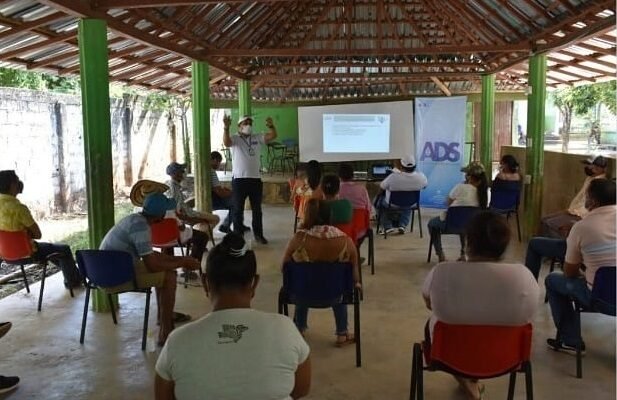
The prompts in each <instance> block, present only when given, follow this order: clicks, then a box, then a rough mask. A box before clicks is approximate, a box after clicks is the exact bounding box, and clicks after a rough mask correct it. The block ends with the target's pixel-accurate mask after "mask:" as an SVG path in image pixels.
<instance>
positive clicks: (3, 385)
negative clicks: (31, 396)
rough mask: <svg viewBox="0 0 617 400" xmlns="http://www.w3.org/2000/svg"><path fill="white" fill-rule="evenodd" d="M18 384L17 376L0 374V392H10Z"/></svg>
mask: <svg viewBox="0 0 617 400" xmlns="http://www.w3.org/2000/svg"><path fill="white" fill-rule="evenodd" d="M17 385H19V378H18V377H16V376H3V375H0V393H6V392H10V391H11V390H13V389H15V388H16V387H17Z"/></svg>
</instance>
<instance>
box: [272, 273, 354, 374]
mask: <svg viewBox="0 0 617 400" xmlns="http://www.w3.org/2000/svg"><path fill="white" fill-rule="evenodd" d="M296 302H301V303H302V304H306V305H308V307H309V308H330V307H332V305H334V304H338V303H341V302H342V303H343V304H353V309H354V318H353V319H354V335H355V340H356V367H360V366H361V365H362V352H361V346H360V290H359V289H358V288H356V287H355V285H354V281H353V266H352V265H351V263H337V262H302V263H296V262H287V263H285V265H283V287H282V288H281V290H280V291H279V299H278V311H279V314H284V315H289V309H288V307H287V306H288V305H289V304H296Z"/></svg>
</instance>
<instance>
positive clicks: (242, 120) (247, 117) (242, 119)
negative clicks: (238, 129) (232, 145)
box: [238, 115, 253, 125]
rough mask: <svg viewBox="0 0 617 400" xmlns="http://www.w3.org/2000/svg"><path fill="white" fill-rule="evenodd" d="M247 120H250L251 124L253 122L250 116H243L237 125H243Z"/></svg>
mask: <svg viewBox="0 0 617 400" xmlns="http://www.w3.org/2000/svg"><path fill="white" fill-rule="evenodd" d="M247 119H250V120H251V122H252V121H253V117H251V116H250V115H245V116H243V117H242V118H240V119H239V120H238V125H240V124H241V123H243V122H244V121H246V120H247Z"/></svg>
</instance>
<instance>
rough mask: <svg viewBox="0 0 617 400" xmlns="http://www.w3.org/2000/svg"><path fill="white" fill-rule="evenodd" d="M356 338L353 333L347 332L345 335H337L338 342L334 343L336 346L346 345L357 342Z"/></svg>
mask: <svg viewBox="0 0 617 400" xmlns="http://www.w3.org/2000/svg"><path fill="white" fill-rule="evenodd" d="M355 342H356V338H355V336H354V335H353V333H346V334H344V335H336V342H335V343H334V345H335V346H336V347H344V346H346V345H348V344H351V343H355Z"/></svg>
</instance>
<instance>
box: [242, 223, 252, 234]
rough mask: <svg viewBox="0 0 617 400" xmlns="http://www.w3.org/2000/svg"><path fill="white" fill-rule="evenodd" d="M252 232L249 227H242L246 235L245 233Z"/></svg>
mask: <svg viewBox="0 0 617 400" xmlns="http://www.w3.org/2000/svg"><path fill="white" fill-rule="evenodd" d="M250 231H251V228H249V227H248V226H246V225H242V233H244V232H250Z"/></svg>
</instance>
